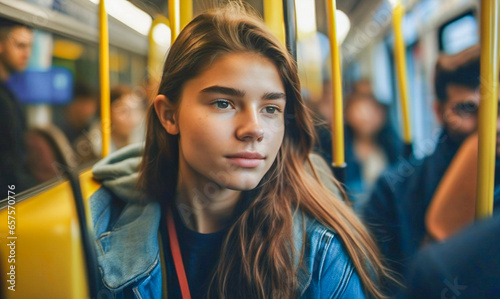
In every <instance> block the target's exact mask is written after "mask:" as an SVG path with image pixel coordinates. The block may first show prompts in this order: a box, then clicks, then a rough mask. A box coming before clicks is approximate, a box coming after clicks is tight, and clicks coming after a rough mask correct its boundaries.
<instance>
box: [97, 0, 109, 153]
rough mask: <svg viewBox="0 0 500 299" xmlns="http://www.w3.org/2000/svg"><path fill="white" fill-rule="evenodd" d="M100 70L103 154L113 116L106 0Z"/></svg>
mask: <svg viewBox="0 0 500 299" xmlns="http://www.w3.org/2000/svg"><path fill="white" fill-rule="evenodd" d="M99 24H100V26H99V27H100V28H99V57H100V60H99V70H100V80H101V129H102V156H103V157H106V156H107V155H108V154H109V145H110V135H111V119H110V118H111V117H110V94H109V33H108V16H107V14H106V4H105V1H104V0H101V1H100V2H99Z"/></svg>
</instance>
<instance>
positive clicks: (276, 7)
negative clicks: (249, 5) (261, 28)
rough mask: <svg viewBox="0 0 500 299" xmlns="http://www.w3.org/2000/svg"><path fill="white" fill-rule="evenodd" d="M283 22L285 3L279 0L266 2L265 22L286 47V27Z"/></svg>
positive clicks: (265, 0) (267, 0)
mask: <svg viewBox="0 0 500 299" xmlns="http://www.w3.org/2000/svg"><path fill="white" fill-rule="evenodd" d="M283 20H284V16H283V2H282V1H279V0H264V22H265V23H266V25H267V27H268V28H269V30H270V31H271V32H272V33H273V34H274V36H276V37H277V38H278V39H279V40H280V41H281V42H282V43H283V45H284V44H285V26H284V24H283Z"/></svg>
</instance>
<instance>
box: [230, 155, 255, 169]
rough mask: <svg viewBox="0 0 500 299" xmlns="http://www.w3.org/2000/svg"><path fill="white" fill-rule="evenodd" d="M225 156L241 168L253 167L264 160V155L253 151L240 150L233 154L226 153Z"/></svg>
mask: <svg viewBox="0 0 500 299" xmlns="http://www.w3.org/2000/svg"><path fill="white" fill-rule="evenodd" d="M226 158H227V159H228V160H229V162H231V163H232V164H235V165H237V166H240V167H243V168H255V167H257V166H259V165H260V164H261V163H262V162H263V161H264V156H262V155H261V154H259V153H254V152H241V153H237V154H233V155H228V156H226Z"/></svg>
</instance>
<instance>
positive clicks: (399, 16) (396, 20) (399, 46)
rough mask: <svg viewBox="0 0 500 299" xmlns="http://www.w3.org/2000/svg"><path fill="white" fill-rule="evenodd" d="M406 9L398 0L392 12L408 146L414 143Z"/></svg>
mask: <svg viewBox="0 0 500 299" xmlns="http://www.w3.org/2000/svg"><path fill="white" fill-rule="evenodd" d="M403 16H404V7H403V5H402V4H401V1H399V0H397V1H396V2H395V5H394V10H393V12H392V23H393V27H394V57H395V61H396V71H397V74H398V86H399V94H400V97H401V113H402V117H403V140H404V142H405V143H406V144H411V143H412V138H411V130H410V115H409V111H408V86H407V84H406V57H405V44H404V40H403V29H402V25H401V23H402V21H403Z"/></svg>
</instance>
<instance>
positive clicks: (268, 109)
mask: <svg viewBox="0 0 500 299" xmlns="http://www.w3.org/2000/svg"><path fill="white" fill-rule="evenodd" d="M279 111H280V109H279V108H278V107H275V106H267V107H265V108H264V112H266V113H269V114H275V113H276V112H279Z"/></svg>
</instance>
